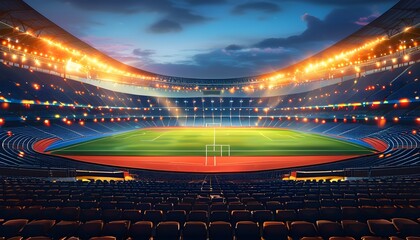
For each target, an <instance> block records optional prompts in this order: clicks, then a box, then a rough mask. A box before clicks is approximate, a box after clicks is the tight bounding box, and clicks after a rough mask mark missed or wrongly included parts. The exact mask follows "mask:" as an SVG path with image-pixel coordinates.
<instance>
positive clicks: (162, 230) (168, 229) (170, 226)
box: [155, 221, 180, 240]
mask: <svg viewBox="0 0 420 240" xmlns="http://www.w3.org/2000/svg"><path fill="white" fill-rule="evenodd" d="M179 237H180V225H179V223H178V222H173V221H167V222H160V223H159V224H158V225H157V226H156V237H155V239H156V240H178V239H179Z"/></svg>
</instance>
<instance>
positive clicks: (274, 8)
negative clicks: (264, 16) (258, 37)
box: [232, 2, 281, 15]
mask: <svg viewBox="0 0 420 240" xmlns="http://www.w3.org/2000/svg"><path fill="white" fill-rule="evenodd" d="M280 10H281V9H280V7H279V6H278V5H277V4H275V3H271V2H248V3H244V4H240V5H237V6H235V7H234V8H233V9H232V13H233V14H236V15H242V14H245V13H246V12H249V11H256V12H263V13H268V14H273V13H277V12H279V11H280Z"/></svg>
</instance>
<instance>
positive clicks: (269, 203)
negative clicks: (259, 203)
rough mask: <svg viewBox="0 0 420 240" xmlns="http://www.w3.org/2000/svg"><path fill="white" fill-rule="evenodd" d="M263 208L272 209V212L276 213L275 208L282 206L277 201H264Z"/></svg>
mask: <svg viewBox="0 0 420 240" xmlns="http://www.w3.org/2000/svg"><path fill="white" fill-rule="evenodd" d="M265 208H266V209H267V210H270V211H272V212H273V213H276V210H279V209H281V208H282V205H281V203H280V202H279V201H267V202H266V203H265Z"/></svg>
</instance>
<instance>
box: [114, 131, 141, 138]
mask: <svg viewBox="0 0 420 240" xmlns="http://www.w3.org/2000/svg"><path fill="white" fill-rule="evenodd" d="M143 135H146V133H145V132H142V133H137V134H133V135H128V136H127V137H123V138H118V139H127V138H132V137H138V136H143Z"/></svg>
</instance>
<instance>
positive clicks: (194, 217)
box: [187, 210, 209, 223]
mask: <svg viewBox="0 0 420 240" xmlns="http://www.w3.org/2000/svg"><path fill="white" fill-rule="evenodd" d="M187 219H188V221H198V222H205V223H207V222H208V220H209V216H208V212H207V211H204V210H192V211H191V212H190V213H189V214H188V217H187Z"/></svg>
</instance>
